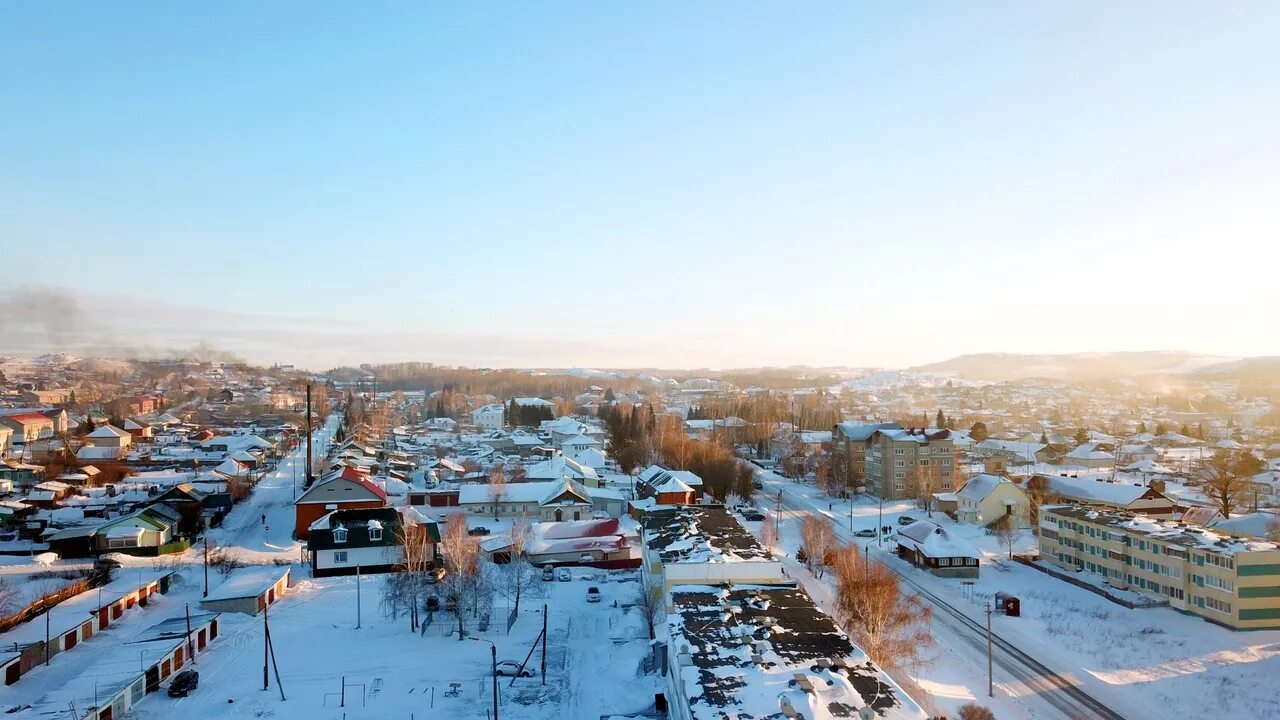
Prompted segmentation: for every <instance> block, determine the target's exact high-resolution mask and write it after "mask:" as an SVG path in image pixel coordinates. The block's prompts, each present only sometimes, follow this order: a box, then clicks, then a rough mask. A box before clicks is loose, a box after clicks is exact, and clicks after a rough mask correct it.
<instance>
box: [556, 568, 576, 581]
mask: <svg viewBox="0 0 1280 720" xmlns="http://www.w3.org/2000/svg"><path fill="white" fill-rule="evenodd" d="M572 579H573V573H571V572H569V568H560V569H559V570H556V580H559V581H560V582H569V581H570V580H572Z"/></svg>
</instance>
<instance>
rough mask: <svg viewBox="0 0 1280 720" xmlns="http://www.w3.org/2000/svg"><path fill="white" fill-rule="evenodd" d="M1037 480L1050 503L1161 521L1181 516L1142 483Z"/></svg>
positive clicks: (1055, 477) (1051, 477)
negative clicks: (1043, 484)
mask: <svg viewBox="0 0 1280 720" xmlns="http://www.w3.org/2000/svg"><path fill="white" fill-rule="evenodd" d="M1033 477H1034V476H1033ZM1040 477H1043V478H1044V479H1045V482H1046V484H1047V485H1048V486H1049V497H1050V499H1051V500H1053V501H1054V502H1065V503H1074V504H1080V505H1091V506H1094V507H1100V508H1107V509H1112V510H1127V511H1129V512H1140V513H1143V514H1144V515H1151V516H1153V517H1165V518H1172V517H1174V516H1176V515H1177V514H1178V513H1179V512H1181V511H1180V509H1179V507H1178V504H1177V503H1176V502H1174V501H1173V500H1171V499H1169V498H1168V497H1166V496H1165V495H1164V494H1163V493H1160V492H1157V491H1156V490H1155V489H1154V488H1151V487H1148V486H1146V485H1143V484H1142V483H1132V482H1120V481H1117V482H1112V481H1111V479H1110V477H1108V476H1105V475H1099V476H1096V477H1071V476H1068V475H1041V476H1040Z"/></svg>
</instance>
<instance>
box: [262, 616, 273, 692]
mask: <svg viewBox="0 0 1280 720" xmlns="http://www.w3.org/2000/svg"><path fill="white" fill-rule="evenodd" d="M268 607H269V606H267V605H263V606H262V689H263V690H266V689H268V688H269V687H271V684H270V678H269V676H268V675H267V671H268V667H267V666H268V665H270V664H271V629H270V627H269V626H268V625H267V609H268Z"/></svg>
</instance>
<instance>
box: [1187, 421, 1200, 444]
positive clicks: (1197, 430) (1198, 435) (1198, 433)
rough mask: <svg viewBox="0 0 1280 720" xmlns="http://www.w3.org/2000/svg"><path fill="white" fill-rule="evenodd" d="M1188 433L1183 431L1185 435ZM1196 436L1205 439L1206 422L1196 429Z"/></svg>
mask: <svg viewBox="0 0 1280 720" xmlns="http://www.w3.org/2000/svg"><path fill="white" fill-rule="evenodd" d="M1186 434H1187V433H1185V432H1184V433H1183V435H1186ZM1196 437H1198V438H1200V439H1201V440H1203V439H1204V423H1200V426H1199V428H1197V429H1196Z"/></svg>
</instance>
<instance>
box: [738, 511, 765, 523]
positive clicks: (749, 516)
mask: <svg viewBox="0 0 1280 720" xmlns="http://www.w3.org/2000/svg"><path fill="white" fill-rule="evenodd" d="M742 519H743V520H750V521H752V522H759V521H761V520H764V515H762V514H760V513H758V512H746V513H742Z"/></svg>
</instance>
